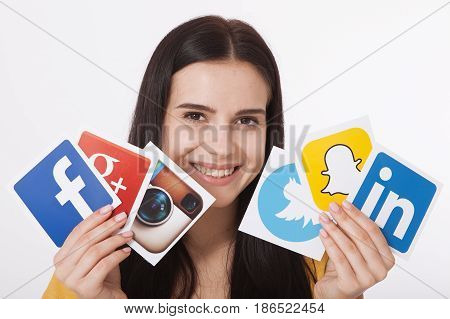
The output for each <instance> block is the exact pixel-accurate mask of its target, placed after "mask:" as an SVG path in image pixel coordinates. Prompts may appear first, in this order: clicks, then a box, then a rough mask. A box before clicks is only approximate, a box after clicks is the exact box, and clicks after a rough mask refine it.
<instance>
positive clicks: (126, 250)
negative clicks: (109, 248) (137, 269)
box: [122, 247, 131, 253]
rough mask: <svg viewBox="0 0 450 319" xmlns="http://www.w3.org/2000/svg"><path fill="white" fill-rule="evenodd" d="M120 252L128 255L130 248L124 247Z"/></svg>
mask: <svg viewBox="0 0 450 319" xmlns="http://www.w3.org/2000/svg"><path fill="white" fill-rule="evenodd" d="M122 251H123V252H124V253H129V252H130V251H131V248H130V247H125V248H122Z"/></svg>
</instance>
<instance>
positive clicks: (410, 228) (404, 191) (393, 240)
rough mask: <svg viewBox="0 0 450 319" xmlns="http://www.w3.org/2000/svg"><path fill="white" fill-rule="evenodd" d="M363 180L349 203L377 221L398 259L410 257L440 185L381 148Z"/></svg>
mask: <svg viewBox="0 0 450 319" xmlns="http://www.w3.org/2000/svg"><path fill="white" fill-rule="evenodd" d="M361 177H362V178H361V180H360V183H359V185H358V187H357V188H356V191H354V192H353V193H351V194H350V195H349V196H348V200H349V201H350V202H353V204H354V205H355V206H356V207H357V208H359V209H360V210H361V211H362V212H363V213H364V214H366V215H367V216H368V217H370V219H372V220H373V221H375V223H376V224H377V225H378V226H379V227H380V228H381V231H382V232H383V234H384V236H385V237H386V239H387V242H388V244H389V246H390V247H391V248H392V249H393V250H394V251H395V252H396V253H397V254H398V255H400V256H406V257H407V256H409V254H410V253H411V251H412V247H413V243H414V242H415V240H416V239H417V237H418V235H419V233H420V231H421V229H422V227H423V225H424V223H425V220H426V218H427V217H428V215H429V214H430V211H431V207H432V204H433V202H434V200H435V198H436V197H437V194H438V191H439V187H440V184H439V182H437V181H435V180H434V179H432V178H431V177H429V176H427V175H425V174H424V173H422V172H420V171H419V170H418V169H416V168H414V167H413V166H412V165H409V164H407V163H405V161H403V160H401V159H399V158H398V157H397V156H396V155H394V154H392V152H390V151H388V150H386V149H385V148H383V147H381V146H377V147H376V148H375V149H374V150H373V151H372V153H371V155H370V157H369V159H368V161H367V163H366V165H365V166H364V169H363V172H362V173H361Z"/></svg>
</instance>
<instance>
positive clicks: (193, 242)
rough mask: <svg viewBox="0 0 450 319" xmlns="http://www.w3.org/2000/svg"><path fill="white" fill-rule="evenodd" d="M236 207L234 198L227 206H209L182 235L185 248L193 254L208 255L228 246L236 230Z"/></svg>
mask: <svg viewBox="0 0 450 319" xmlns="http://www.w3.org/2000/svg"><path fill="white" fill-rule="evenodd" d="M237 207H238V201H237V200H235V201H234V202H233V203H231V204H230V205H229V206H227V207H211V208H209V209H208V210H207V211H206V212H205V213H204V214H203V216H202V217H200V219H199V220H197V222H196V223H195V224H194V225H193V226H192V227H191V229H189V231H188V232H187V233H186V236H184V238H183V240H184V243H185V245H186V247H187V249H188V250H189V251H190V252H191V253H194V254H200V255H208V254H209V253H211V252H214V251H217V250H218V249H221V248H223V247H225V246H229V244H230V242H231V241H232V240H233V239H234V238H235V235H236V232H237Z"/></svg>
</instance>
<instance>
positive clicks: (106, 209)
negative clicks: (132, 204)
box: [98, 205, 113, 215]
mask: <svg viewBox="0 0 450 319" xmlns="http://www.w3.org/2000/svg"><path fill="white" fill-rule="evenodd" d="M112 209H113V207H112V206H111V205H106V206H103V207H102V208H100V210H99V211H98V212H99V214H100V215H106V214H108V213H109V212H111V211H112Z"/></svg>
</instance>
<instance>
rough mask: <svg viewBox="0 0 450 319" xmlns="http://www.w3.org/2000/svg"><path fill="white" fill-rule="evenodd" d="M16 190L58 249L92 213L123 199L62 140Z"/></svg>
mask: <svg viewBox="0 0 450 319" xmlns="http://www.w3.org/2000/svg"><path fill="white" fill-rule="evenodd" d="M14 190H15V191H16V193H17V194H18V195H19V197H20V199H21V200H22V201H23V202H24V204H25V205H26V206H27V207H28V209H29V210H30V212H31V213H32V214H33V216H34V217H35V218H36V219H37V221H38V222H39V224H40V225H41V226H42V228H43V229H44V230H45V232H46V233H47V234H48V235H49V236H50V238H51V239H52V241H53V242H54V243H55V245H56V246H58V247H61V246H62V244H63V243H64V241H65V240H66V238H67V236H68V235H69V233H70V232H71V231H72V229H73V228H74V227H75V226H76V225H77V224H78V223H80V222H81V221H82V220H83V218H86V217H87V216H88V215H90V214H92V212H94V211H96V210H97V209H99V208H100V207H103V206H105V205H107V204H111V205H113V206H114V207H117V206H118V205H119V204H120V200H119V198H118V197H117V195H116V194H115V193H114V192H113V191H112V189H111V188H110V187H109V186H108V184H107V183H106V182H105V181H104V180H103V178H101V176H100V175H99V174H98V172H96V170H95V169H92V168H91V167H90V166H89V164H87V158H86V157H85V155H84V154H83V153H82V152H81V151H80V150H79V149H78V147H77V146H74V145H73V144H72V143H71V142H69V141H68V140H65V141H63V142H62V143H61V144H59V145H58V146H57V147H56V148H55V149H54V150H52V151H51V152H50V153H49V154H48V155H47V156H45V158H44V159H43V160H41V161H40V162H39V163H38V164H37V165H36V166H34V167H33V168H32V169H31V170H30V171H29V172H28V173H27V174H25V176H24V177H22V178H21V179H20V180H19V181H18V182H17V183H16V184H15V185H14Z"/></svg>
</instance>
